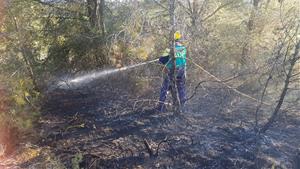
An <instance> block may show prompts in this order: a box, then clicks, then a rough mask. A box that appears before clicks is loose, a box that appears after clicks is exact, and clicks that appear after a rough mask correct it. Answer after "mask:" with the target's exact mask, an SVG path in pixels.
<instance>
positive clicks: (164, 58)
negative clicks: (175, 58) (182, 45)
mask: <svg viewBox="0 0 300 169" xmlns="http://www.w3.org/2000/svg"><path fill="white" fill-rule="evenodd" d="M169 58H170V57H169V55H168V56H161V57H160V58H159V63H161V64H163V65H165V64H167V63H168V62H169Z"/></svg>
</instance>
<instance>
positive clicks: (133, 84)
mask: <svg viewBox="0 0 300 169" xmlns="http://www.w3.org/2000/svg"><path fill="white" fill-rule="evenodd" d="M160 82H161V80H160V77H153V76H151V78H150V77H147V78H145V79H142V80H141V79H139V80H137V79H136V78H132V77H128V76H126V75H118V76H115V77H111V78H109V79H108V78H105V79H99V80H98V81H97V82H94V83H93V84H90V85H89V86H84V87H82V88H77V89H74V90H68V89H55V90H52V91H49V93H48V95H47V96H46V98H45V101H44V106H43V118H42V119H41V120H40V126H39V130H38V131H39V133H40V136H41V139H40V140H39V142H38V143H37V144H38V145H39V147H43V149H44V150H42V152H47V153H46V154H45V153H40V155H39V156H38V157H36V158H34V159H31V160H29V161H27V162H24V163H22V164H19V167H21V168H30V167H31V168H47V167H45V166H43V164H42V163H41V162H40V161H42V159H45V158H46V156H47V155H49V154H51V156H52V157H53V158H52V159H55V160H57V161H59V163H60V166H62V165H64V166H65V167H66V168H76V167H80V168H109V169H112V168H176V169H183V168H199V169H200V168H201V169H202V168H203V169H205V168H207V169H225V168H230V169H231V168H247V169H248V168H249V169H250V168H251V169H252V168H287V169H292V168H295V169H297V168H299V166H300V165H299V163H300V157H299V147H300V135H299V133H300V128H299V127H300V117H299V114H298V116H297V115H296V114H292V113H289V112H288V113H281V114H280V117H279V119H278V122H276V124H275V125H274V126H273V127H272V128H271V129H270V130H269V131H268V132H267V133H266V134H265V135H263V136H261V138H260V139H259V141H258V142H255V134H254V131H253V124H254V122H253V121H254V111H255V103H252V102H251V101H249V100H247V99H244V98H242V97H240V96H238V95H237V94H235V93H234V92H232V91H230V90H229V89H227V88H224V86H222V85H220V84H214V83H209V84H205V85H204V86H203V87H202V88H201V89H199V90H198V92H197V94H196V96H195V97H193V98H192V99H191V100H189V102H188V103H187V109H186V112H185V113H182V114H174V113H173V112H172V111H168V112H165V113H158V112H155V111H153V107H154V106H155V100H156V99H157V97H158V93H159V88H160V84H159V83H160ZM191 86H192V85H191ZM191 86H190V87H189V90H190V93H191V90H192V87H191ZM169 100H170V99H169ZM169 108H170V107H169ZM169 110H170V109H169ZM269 111H270V109H269V108H265V109H263V110H262V111H261V112H260V113H261V114H262V113H265V112H269ZM261 121H264V118H261ZM258 145H259V146H258ZM297 154H298V156H297ZM48 162H50V161H49V160H48ZM55 163H56V162H55ZM49 166H51V165H50V164H49ZM49 166H48V168H49ZM50 168H51V167H50ZM53 168H55V167H53ZM56 168H57V167H56Z"/></svg>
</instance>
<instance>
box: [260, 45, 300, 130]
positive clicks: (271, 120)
mask: <svg viewBox="0 0 300 169" xmlns="http://www.w3.org/2000/svg"><path fill="white" fill-rule="evenodd" d="M299 49H300V41H298V43H297V45H296V47H295V52H294V54H293V56H292V58H291V60H290V64H291V65H290V68H289V71H288V74H287V75H286V79H285V82H284V87H283V89H282V92H281V94H280V97H279V100H278V103H277V105H276V108H275V110H274V111H273V113H272V116H271V117H270V118H269V119H268V122H267V123H266V124H265V125H264V126H263V128H262V129H261V130H260V132H259V133H260V134H261V133H264V132H266V131H267V130H268V129H269V128H270V127H271V125H272V124H273V123H274V121H275V118H276V117H277V115H278V113H279V110H280V108H281V106H282V104H283V101H284V99H285V96H286V93H287V91H288V87H289V84H290V79H291V78H292V75H293V70H294V66H295V65H296V62H297V61H298V60H299Z"/></svg>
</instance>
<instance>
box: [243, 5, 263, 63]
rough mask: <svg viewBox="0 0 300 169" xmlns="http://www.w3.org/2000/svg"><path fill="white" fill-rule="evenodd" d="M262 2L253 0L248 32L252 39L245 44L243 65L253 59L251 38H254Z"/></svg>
mask: <svg viewBox="0 0 300 169" xmlns="http://www.w3.org/2000/svg"><path fill="white" fill-rule="evenodd" d="M259 2H260V0H253V4H252V10H251V14H250V17H249V20H248V23H247V29H248V30H247V31H248V34H250V35H249V36H250V38H248V41H247V42H246V43H245V44H244V46H243V49H242V57H241V61H240V62H241V64H242V65H245V64H246V63H247V61H248V59H249V58H250V57H251V51H252V40H251V37H252V36H253V31H254V29H255V17H256V13H257V11H258V5H259Z"/></svg>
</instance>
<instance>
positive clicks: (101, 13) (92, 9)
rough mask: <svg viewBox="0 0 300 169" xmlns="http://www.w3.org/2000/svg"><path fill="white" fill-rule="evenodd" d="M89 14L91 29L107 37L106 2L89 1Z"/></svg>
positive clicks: (102, 0) (103, 0) (99, 0)
mask: <svg viewBox="0 0 300 169" xmlns="http://www.w3.org/2000/svg"><path fill="white" fill-rule="evenodd" d="M87 12H88V17H89V21H90V25H91V27H92V28H95V29H96V30H101V33H102V35H105V32H106V30H105V22H104V20H105V0H87Z"/></svg>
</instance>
